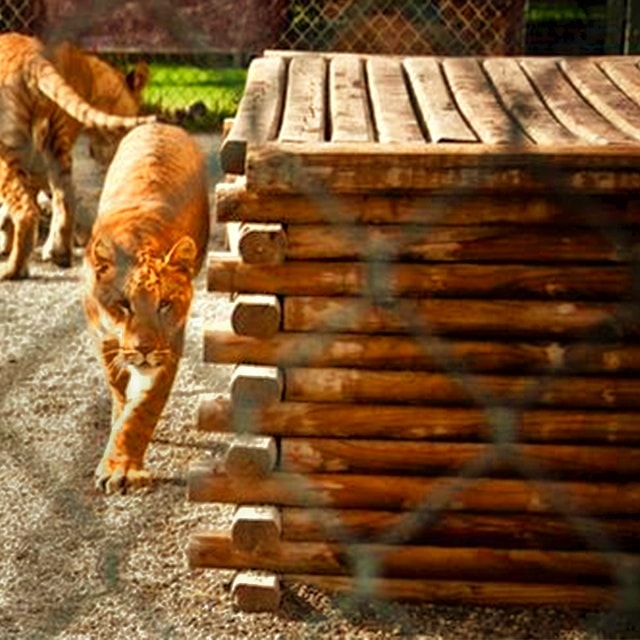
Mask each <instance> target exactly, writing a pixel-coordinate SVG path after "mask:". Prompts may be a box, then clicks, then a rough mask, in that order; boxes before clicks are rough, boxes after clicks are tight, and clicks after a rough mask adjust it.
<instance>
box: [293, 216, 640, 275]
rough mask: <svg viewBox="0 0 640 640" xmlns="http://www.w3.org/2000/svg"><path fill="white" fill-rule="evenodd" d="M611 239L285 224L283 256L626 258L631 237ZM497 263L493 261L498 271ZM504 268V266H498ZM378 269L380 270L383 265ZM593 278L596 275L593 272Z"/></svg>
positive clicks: (548, 232) (507, 229)
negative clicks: (623, 242)
mask: <svg viewBox="0 0 640 640" xmlns="http://www.w3.org/2000/svg"><path fill="white" fill-rule="evenodd" d="M626 238H627V239H628V240H629V242H628V245H626V246H624V245H619V246H618V245H616V244H615V243H614V242H613V241H612V239H611V238H610V237H606V236H605V235H604V234H601V233H598V232H597V231H596V232H594V231H593V230H587V229H570V228H567V229H563V230H560V229H558V228H547V229H540V228H534V227H532V228H525V227H516V226H513V225H510V226H501V225H497V226H487V225H484V226H476V225H472V226H466V227H433V226H418V225H415V226H414V225H412V226H409V227H407V226H398V225H383V226H363V225H360V226H355V225H330V226H327V225H291V226H289V228H288V230H287V247H286V252H285V257H286V259H287V260H363V261H368V262H379V263H381V266H380V268H379V270H382V271H383V270H384V269H386V268H387V266H388V264H389V262H391V261H396V260H397V261H402V260H404V261H410V262H490V263H492V264H495V263H510V264H511V263H514V264H516V265H522V264H527V263H529V264H536V263H537V264H544V263H547V264H556V263H581V262H585V263H596V262H597V263H607V262H611V263H620V262H630V261H631V256H632V252H633V249H634V246H635V245H634V243H633V242H632V240H631V238H630V236H627V237H626ZM500 268H501V267H500V266H498V267H494V270H495V271H498V270H499V269H500ZM502 268H503V269H504V267H502ZM383 273H384V271H383ZM596 281H597V278H596Z"/></svg>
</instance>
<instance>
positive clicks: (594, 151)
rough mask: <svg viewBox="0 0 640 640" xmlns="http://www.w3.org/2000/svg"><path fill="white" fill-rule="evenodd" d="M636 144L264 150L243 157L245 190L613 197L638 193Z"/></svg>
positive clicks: (274, 147)
mask: <svg viewBox="0 0 640 640" xmlns="http://www.w3.org/2000/svg"><path fill="white" fill-rule="evenodd" d="M639 153H640V149H639V148H638V147H637V146H636V145H611V146H605V145H602V146H599V147H594V145H584V146H582V145H580V146H576V147H569V146H561V147H558V148H555V147H551V146H548V145H537V146H535V145H531V146H529V147H527V148H526V150H525V148H524V147H523V148H520V149H518V148H514V147H513V146H509V147H504V146H496V145H493V144H473V145H459V144H447V145H429V148H428V152H425V151H424V149H422V148H420V147H419V146H418V145H373V144H331V145H308V144H296V145H286V144H272V143H265V144H264V145H261V146H260V147H256V148H253V149H250V150H249V153H248V157H247V166H246V173H247V185H248V188H249V189H251V190H255V191H256V193H258V194H274V195H275V194H283V193H286V194H307V195H310V194H313V195H314V197H317V198H318V199H325V200H328V201H330V198H328V197H327V195H328V194H331V198H336V197H338V196H339V195H342V194H354V195H355V194H358V195H380V194H381V193H385V194H386V195H393V194H395V195H399V194H403V195H405V196H406V195H407V193H425V192H434V191H435V192H437V193H438V194H440V195H445V194H449V195H450V196H453V195H457V196H458V197H465V195H470V194H471V193H473V194H474V196H475V197H477V196H478V195H482V194H484V195H487V194H488V193H493V192H496V191H497V192H500V193H511V194H513V193H514V191H519V192H520V194H521V195H523V194H524V193H529V192H531V193H537V194H540V193H546V194H547V195H548V194H549V193H553V194H554V196H555V197H557V198H573V197H575V196H576V193H578V194H582V193H584V194H598V195H599V194H609V195H612V194H618V195H620V194H621V193H624V192H627V191H636V192H637V191H638V190H640V169H638V155H639Z"/></svg>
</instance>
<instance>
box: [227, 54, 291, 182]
mask: <svg viewBox="0 0 640 640" xmlns="http://www.w3.org/2000/svg"><path fill="white" fill-rule="evenodd" d="M285 73H286V65H285V62H284V60H282V59H281V58H256V59H255V60H253V62H252V63H251V65H250V67H249V70H248V72H247V80H246V84H245V89H244V93H243V94H242V98H241V100H240V104H239V105H238V113H237V114H236V116H235V118H234V120H233V124H232V125H231V130H230V131H229V134H228V135H227V136H226V137H225V139H224V140H223V142H222V146H221V148H220V163H221V165H222V168H223V170H224V171H225V172H227V173H233V174H242V173H244V167H245V159H246V153H247V145H248V144H250V143H257V144H261V143H263V142H265V141H267V140H273V139H275V138H276V136H277V134H278V128H279V126H280V114H281V112H282V102H283V91H284V84H285Z"/></svg>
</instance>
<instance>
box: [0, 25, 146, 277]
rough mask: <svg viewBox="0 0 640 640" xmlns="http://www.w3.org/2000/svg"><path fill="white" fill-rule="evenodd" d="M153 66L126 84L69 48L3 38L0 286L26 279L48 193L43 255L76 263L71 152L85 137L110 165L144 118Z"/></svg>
mask: <svg viewBox="0 0 640 640" xmlns="http://www.w3.org/2000/svg"><path fill="white" fill-rule="evenodd" d="M148 75H149V74H148V69H147V67H146V65H139V66H138V67H137V68H136V69H135V70H134V71H133V72H132V73H131V74H129V75H128V76H126V77H125V76H124V74H122V73H121V72H119V71H117V70H116V69H114V68H112V67H111V66H109V65H108V64H107V63H105V62H104V61H102V60H100V59H98V58H97V57H95V56H93V55H89V54H87V53H84V52H82V51H80V50H79V49H77V48H76V47H74V46H72V45H70V44H68V43H62V44H59V45H57V46H55V47H53V48H51V50H48V49H47V48H46V47H45V46H44V44H43V43H42V42H40V41H39V40H38V39H36V38H33V37H29V36H25V35H21V34H17V33H6V34H2V35H0V204H1V205H2V208H1V209H0V229H2V230H3V231H4V232H5V234H6V239H5V251H6V253H8V260H7V261H6V262H4V263H3V264H0V280H1V279H7V278H20V277H25V276H26V275H27V273H28V259H29V255H30V253H31V250H32V248H33V244H34V236H35V233H36V229H37V224H38V215H39V209H38V207H37V204H36V200H35V195H36V193H37V192H38V191H39V190H46V191H49V193H50V195H51V204H52V211H53V214H52V220H51V227H50V230H49V236H48V238H47V240H46V242H45V244H44V247H43V250H42V254H43V258H44V259H45V260H53V261H54V262H56V263H57V264H59V265H61V266H68V265H69V264H70V263H71V249H72V234H73V219H74V194H73V187H72V183H71V150H72V147H73V144H74V143H75V141H76V139H77V137H78V134H79V132H80V130H81V129H83V128H84V129H86V130H87V132H88V135H89V140H90V145H91V150H92V154H93V155H94V157H96V158H97V159H98V160H101V161H103V162H105V161H108V160H109V158H110V156H111V155H112V154H113V152H114V151H115V147H116V146H117V142H118V141H119V139H120V138H121V137H122V135H124V133H125V131H126V130H127V129H130V128H132V127H135V126H137V125H138V124H141V123H143V122H147V121H149V120H150V119H153V118H150V117H141V116H138V115H137V114H138V111H139V106H140V99H141V92H142V89H143V88H144V86H145V84H146V82H147V80H148Z"/></svg>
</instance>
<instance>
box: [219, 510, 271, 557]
mask: <svg viewBox="0 0 640 640" xmlns="http://www.w3.org/2000/svg"><path fill="white" fill-rule="evenodd" d="M281 532H282V519H281V517H280V512H279V510H278V509H276V508H275V507H270V506H248V507H247V506H245V507H238V509H237V510H236V512H235V514H234V515H233V522H232V524H231V542H232V545H233V547H234V549H238V550H240V551H253V552H256V551H260V550H261V549H274V548H276V547H277V546H278V545H279V544H280V536H281Z"/></svg>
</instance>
